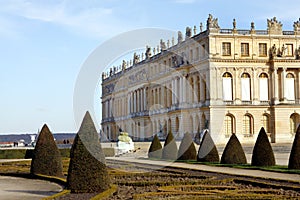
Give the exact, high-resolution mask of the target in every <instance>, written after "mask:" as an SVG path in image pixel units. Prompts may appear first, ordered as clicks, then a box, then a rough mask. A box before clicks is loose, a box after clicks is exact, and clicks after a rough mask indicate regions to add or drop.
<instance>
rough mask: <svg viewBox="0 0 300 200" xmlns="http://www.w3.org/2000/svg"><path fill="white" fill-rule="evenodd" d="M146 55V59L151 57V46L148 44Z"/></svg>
mask: <svg viewBox="0 0 300 200" xmlns="http://www.w3.org/2000/svg"><path fill="white" fill-rule="evenodd" d="M145 56H146V59H148V58H150V57H151V47H148V46H146V53H145Z"/></svg>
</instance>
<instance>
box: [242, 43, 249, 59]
mask: <svg viewBox="0 0 300 200" xmlns="http://www.w3.org/2000/svg"><path fill="white" fill-rule="evenodd" d="M241 56H249V43H241Z"/></svg>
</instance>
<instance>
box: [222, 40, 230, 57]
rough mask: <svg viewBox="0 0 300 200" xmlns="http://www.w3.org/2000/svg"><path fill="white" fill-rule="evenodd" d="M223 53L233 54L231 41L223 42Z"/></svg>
mask: <svg viewBox="0 0 300 200" xmlns="http://www.w3.org/2000/svg"><path fill="white" fill-rule="evenodd" d="M222 55H223V56H230V55H231V43H230V42H223V43H222Z"/></svg>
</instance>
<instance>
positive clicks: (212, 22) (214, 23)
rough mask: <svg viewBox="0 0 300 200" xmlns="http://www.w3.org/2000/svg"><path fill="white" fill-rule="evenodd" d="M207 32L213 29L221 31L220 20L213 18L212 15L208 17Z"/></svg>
mask: <svg viewBox="0 0 300 200" xmlns="http://www.w3.org/2000/svg"><path fill="white" fill-rule="evenodd" d="M206 27H207V30H208V29H211V28H215V29H219V28H220V27H219V23H218V18H213V16H212V15H211V14H209V15H208V18H207V23H206Z"/></svg>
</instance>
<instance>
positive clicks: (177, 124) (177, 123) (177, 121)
mask: <svg viewBox="0 0 300 200" xmlns="http://www.w3.org/2000/svg"><path fill="white" fill-rule="evenodd" d="M175 125H176V128H175V131H176V134H177V133H178V132H179V118H178V117H176V119H175Z"/></svg>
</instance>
